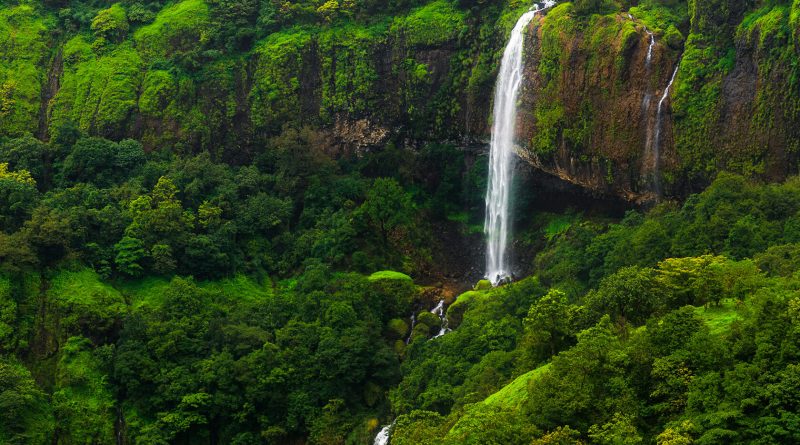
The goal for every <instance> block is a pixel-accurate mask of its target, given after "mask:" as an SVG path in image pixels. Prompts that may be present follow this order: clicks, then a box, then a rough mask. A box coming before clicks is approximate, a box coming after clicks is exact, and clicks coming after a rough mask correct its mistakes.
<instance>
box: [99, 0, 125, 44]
mask: <svg viewBox="0 0 800 445" xmlns="http://www.w3.org/2000/svg"><path fill="white" fill-rule="evenodd" d="M92 31H94V34H95V36H97V37H98V38H102V39H106V40H109V41H114V42H116V41H119V40H121V39H123V38H125V36H126V35H127V34H128V16H127V14H126V13H125V8H123V7H122V5H120V4H119V3H115V4H113V5H111V7H110V8H108V9H103V10H102V11H100V12H98V13H97V16H95V18H94V20H92Z"/></svg>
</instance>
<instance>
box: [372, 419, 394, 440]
mask: <svg viewBox="0 0 800 445" xmlns="http://www.w3.org/2000/svg"><path fill="white" fill-rule="evenodd" d="M393 426H394V422H392V423H390V424H389V425H386V426H385V427H383V428H381V430H380V431H378V435H377V436H375V440H374V441H373V442H372V443H373V445H389V439H390V438H391V437H392V427H393Z"/></svg>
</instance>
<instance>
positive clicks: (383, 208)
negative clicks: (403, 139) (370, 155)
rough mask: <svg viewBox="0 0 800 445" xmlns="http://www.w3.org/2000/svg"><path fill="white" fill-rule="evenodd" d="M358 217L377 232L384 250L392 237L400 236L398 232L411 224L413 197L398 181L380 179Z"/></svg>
mask: <svg viewBox="0 0 800 445" xmlns="http://www.w3.org/2000/svg"><path fill="white" fill-rule="evenodd" d="M357 215H358V216H359V217H360V218H362V219H363V220H364V222H365V223H366V224H367V225H368V226H369V227H370V228H372V229H373V230H374V231H375V232H377V235H378V237H379V239H380V240H381V243H382V245H383V246H384V248H388V247H389V246H390V239H391V237H392V236H399V235H400V234H399V233H398V232H399V231H401V230H402V229H404V228H406V226H407V225H409V224H411V222H412V220H413V216H414V206H413V204H412V203H411V197H410V196H409V195H408V193H406V192H405V190H403V188H402V187H401V186H400V184H398V183H397V181H396V180H394V179H391V178H378V179H376V180H375V182H373V183H372V187H370V189H369V191H368V192H367V199H366V200H365V201H364V203H363V204H361V207H359V208H358V211H357Z"/></svg>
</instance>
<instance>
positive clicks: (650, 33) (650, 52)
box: [628, 13, 656, 144]
mask: <svg viewBox="0 0 800 445" xmlns="http://www.w3.org/2000/svg"><path fill="white" fill-rule="evenodd" d="M628 18H629V19H631V20H632V21H635V20H636V19H635V18H633V16H632V15H631V14H630V13H628ZM644 32H646V33H647V36H648V37H649V38H650V39H649V40H650V41H649V42H648V44H647V57H645V59H644V70H645V78H646V79H649V78H650V66H651V65H652V61H653V47H655V46H656V36H655V34H653V31H650V30H649V29H647V26H644ZM651 99H652V94H650V86H649V84H648V87H647V90H646V91H645V93H644V98H643V99H642V113H643V114H644V115H645V116H646V115H647V112H648V111H649V110H650V100H651ZM651 137H652V134H651V129H650V128H648V129H647V140H648V141H649V140H650V138H651ZM647 144H649V142H648V143H647Z"/></svg>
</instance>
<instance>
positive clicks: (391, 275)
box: [367, 270, 413, 281]
mask: <svg viewBox="0 0 800 445" xmlns="http://www.w3.org/2000/svg"><path fill="white" fill-rule="evenodd" d="M367 279H368V280H369V281H378V280H407V281H413V280H412V279H411V277H409V276H408V275H406V274H404V273H402V272H395V271H393V270H382V271H379V272H375V273H373V274H372V275H370V276H369V277H368V278H367Z"/></svg>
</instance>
